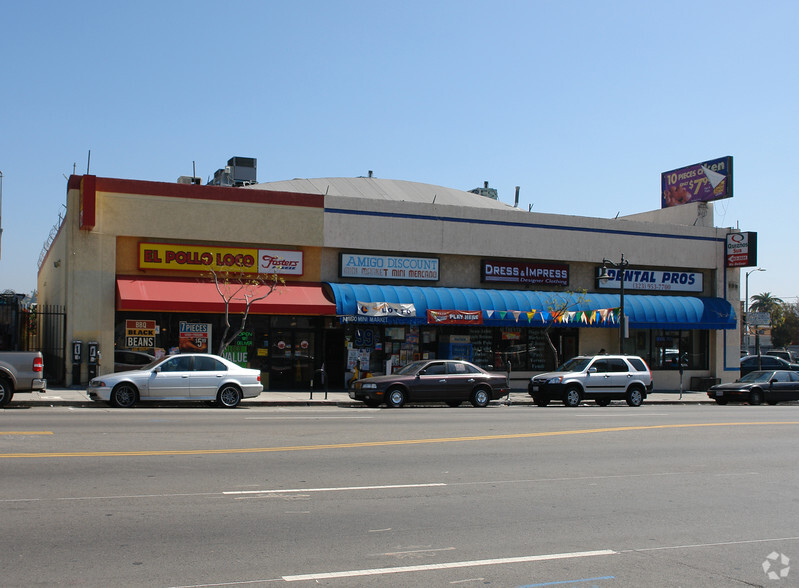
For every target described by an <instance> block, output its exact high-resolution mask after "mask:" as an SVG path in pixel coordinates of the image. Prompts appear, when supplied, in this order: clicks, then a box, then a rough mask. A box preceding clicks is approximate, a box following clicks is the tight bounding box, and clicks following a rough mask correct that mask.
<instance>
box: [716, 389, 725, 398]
mask: <svg viewBox="0 0 799 588" xmlns="http://www.w3.org/2000/svg"><path fill="white" fill-rule="evenodd" d="M719 396H724V392H722V391H721V390H717V391H716V397H717V398H718V397H719Z"/></svg>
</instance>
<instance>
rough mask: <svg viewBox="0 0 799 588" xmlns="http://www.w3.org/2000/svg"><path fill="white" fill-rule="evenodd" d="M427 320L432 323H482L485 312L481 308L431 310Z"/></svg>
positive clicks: (428, 312)
mask: <svg viewBox="0 0 799 588" xmlns="http://www.w3.org/2000/svg"><path fill="white" fill-rule="evenodd" d="M427 322H428V323H430V324H431V325H436V324H438V325H440V324H447V325H482V324H483V313H482V312H481V311H479V310H429V309H428V311H427Z"/></svg>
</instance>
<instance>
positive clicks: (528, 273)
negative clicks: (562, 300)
mask: <svg viewBox="0 0 799 588" xmlns="http://www.w3.org/2000/svg"><path fill="white" fill-rule="evenodd" d="M480 281H482V282H505V283H511V284H545V285H550V286H568V285H569V266H568V265H567V264H564V263H526V262H518V261H503V260H498V259H484V260H482V262H481V266H480Z"/></svg>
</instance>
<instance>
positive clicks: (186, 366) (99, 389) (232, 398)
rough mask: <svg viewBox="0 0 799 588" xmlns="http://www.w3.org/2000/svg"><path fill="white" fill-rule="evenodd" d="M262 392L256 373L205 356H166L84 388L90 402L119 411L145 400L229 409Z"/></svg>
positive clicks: (259, 374)
mask: <svg viewBox="0 0 799 588" xmlns="http://www.w3.org/2000/svg"><path fill="white" fill-rule="evenodd" d="M263 390H264V387H263V385H262V384H261V372H260V371H259V370H254V369H249V368H243V367H241V366H238V365H236V364H235V363H233V362H232V361H228V360H227V359H225V358H223V357H219V356H217V355H209V354H207V353H182V354H180V355H168V356H166V357H162V358H161V359H158V360H156V361H154V362H152V363H150V364H148V365H145V366H142V367H141V368H140V369H137V370H131V371H127V372H117V373H115V374H106V375H104V376H100V377H97V378H94V379H93V380H92V381H91V382H89V386H88V388H86V392H87V394H88V395H89V397H90V398H91V399H92V400H102V401H105V402H109V403H110V404H111V405H112V406H118V407H122V408H129V407H131V406H133V405H134V404H136V402H138V401H142V402H144V401H148V400H149V401H153V400H154V401H162V400H207V401H213V402H215V403H216V404H217V405H218V406H223V407H226V408H233V407H235V406H237V405H238V404H239V402H240V401H241V399H242V398H255V397H256V396H258V395H259V394H260V393H261V392H263Z"/></svg>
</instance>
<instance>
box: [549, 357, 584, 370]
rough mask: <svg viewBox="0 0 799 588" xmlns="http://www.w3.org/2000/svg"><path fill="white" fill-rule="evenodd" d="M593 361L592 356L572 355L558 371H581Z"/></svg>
mask: <svg viewBox="0 0 799 588" xmlns="http://www.w3.org/2000/svg"><path fill="white" fill-rule="evenodd" d="M589 363H591V358H590V357H572V358H571V359H570V360H569V361H567V362H566V363H564V364H563V365H562V366H560V367H559V368H558V369H556V370H555V371H556V372H581V371H583V370H584V369H585V368H586V366H587V365H588V364H589Z"/></svg>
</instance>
